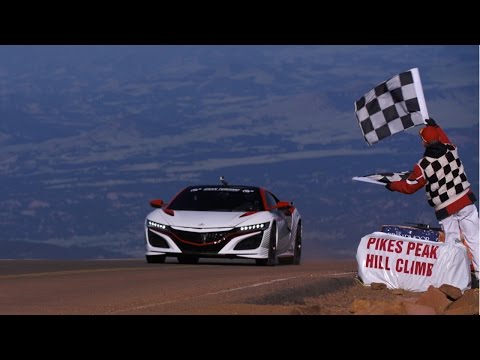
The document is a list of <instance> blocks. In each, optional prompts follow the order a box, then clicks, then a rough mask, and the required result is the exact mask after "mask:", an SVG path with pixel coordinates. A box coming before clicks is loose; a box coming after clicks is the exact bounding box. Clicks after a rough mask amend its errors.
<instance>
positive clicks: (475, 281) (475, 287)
mask: <svg viewBox="0 0 480 360" xmlns="http://www.w3.org/2000/svg"><path fill="white" fill-rule="evenodd" d="M472 289H478V278H477V277H476V276H475V274H474V273H472Z"/></svg>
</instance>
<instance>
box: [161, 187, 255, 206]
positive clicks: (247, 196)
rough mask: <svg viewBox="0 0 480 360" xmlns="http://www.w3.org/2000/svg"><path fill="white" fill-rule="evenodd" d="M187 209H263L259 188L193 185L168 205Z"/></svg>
mask: <svg viewBox="0 0 480 360" xmlns="http://www.w3.org/2000/svg"><path fill="white" fill-rule="evenodd" d="M168 208H169V209H172V210H187V211H239V212H243V211H261V210H263V205H262V201H261V197H260V192H259V190H258V188H254V187H234V186H196V187H195V186H193V187H189V188H186V189H185V190H183V191H182V192H181V193H180V194H179V195H178V196H177V197H175V199H174V200H173V201H172V203H171V204H170V206H169V207H168Z"/></svg>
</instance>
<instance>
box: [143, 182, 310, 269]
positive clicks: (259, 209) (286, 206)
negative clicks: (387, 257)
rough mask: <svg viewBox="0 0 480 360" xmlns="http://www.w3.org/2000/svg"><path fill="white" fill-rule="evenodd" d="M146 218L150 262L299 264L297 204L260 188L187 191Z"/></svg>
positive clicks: (156, 204)
mask: <svg viewBox="0 0 480 360" xmlns="http://www.w3.org/2000/svg"><path fill="white" fill-rule="evenodd" d="M150 205H151V206H152V207H154V208H156V209H155V210H154V211H152V212H151V213H149V214H148V215H147V217H146V219H145V250H146V251H145V255H146V259H147V262H148V263H163V262H165V258H166V256H174V257H176V258H177V259H178V262H180V263H182V264H196V263H197V262H198V259H199V258H201V257H202V258H207V257H209V258H214V257H215V258H217V257H220V258H248V259H255V260H256V264H257V265H270V266H272V265H275V263H276V262H277V259H278V262H279V263H281V264H295V265H299V264H300V258H301V251H302V221H301V216H300V213H299V212H298V210H297V209H296V208H295V206H293V203H290V202H287V201H279V200H278V198H277V197H276V196H275V195H273V194H272V193H271V192H270V191H268V190H265V189H263V188H261V187H256V186H237V185H228V184H227V183H226V182H225V181H223V180H222V185H197V186H189V187H187V188H185V189H183V190H182V191H181V192H180V193H178V194H177V195H176V196H175V197H174V198H173V199H172V200H171V201H170V202H169V203H168V204H166V203H165V202H164V201H163V200H152V201H150Z"/></svg>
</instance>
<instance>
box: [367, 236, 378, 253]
mask: <svg viewBox="0 0 480 360" xmlns="http://www.w3.org/2000/svg"><path fill="white" fill-rule="evenodd" d="M376 240H377V239H375V238H373V237H371V238H370V239H368V242H367V250H368V249H370V245H372V244H375V241H376Z"/></svg>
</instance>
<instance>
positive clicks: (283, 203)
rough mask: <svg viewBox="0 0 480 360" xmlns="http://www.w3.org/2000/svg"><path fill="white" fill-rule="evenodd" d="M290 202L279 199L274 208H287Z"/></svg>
mask: <svg viewBox="0 0 480 360" xmlns="http://www.w3.org/2000/svg"><path fill="white" fill-rule="evenodd" d="M290 206H291V205H290V203H289V202H288V201H279V202H278V203H277V205H275V206H274V207H273V208H274V209H288V208H289V207H290Z"/></svg>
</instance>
